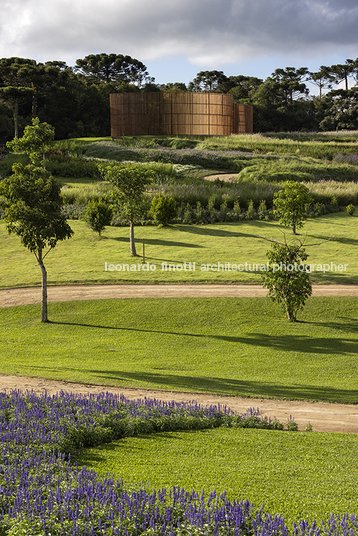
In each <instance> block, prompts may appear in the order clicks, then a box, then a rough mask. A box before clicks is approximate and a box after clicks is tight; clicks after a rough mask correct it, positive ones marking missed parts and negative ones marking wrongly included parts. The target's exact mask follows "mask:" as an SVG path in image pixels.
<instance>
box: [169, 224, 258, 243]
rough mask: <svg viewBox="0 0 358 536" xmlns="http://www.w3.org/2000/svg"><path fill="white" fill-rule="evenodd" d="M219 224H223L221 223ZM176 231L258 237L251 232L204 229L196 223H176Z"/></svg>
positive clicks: (231, 236)
mask: <svg viewBox="0 0 358 536" xmlns="http://www.w3.org/2000/svg"><path fill="white" fill-rule="evenodd" d="M220 225H223V224H222V223H221V224H220ZM177 229H178V231H181V232H183V233H189V234H196V235H202V236H218V237H227V238H242V237H245V238H257V239H260V237H259V236H257V234H251V233H240V232H238V231H229V230H228V231H226V230H224V229H215V228H214V227H213V228H211V227H210V228H209V227H205V228H204V229H203V228H202V227H200V226H198V225H185V226H184V225H183V226H181V225H178V226H177Z"/></svg>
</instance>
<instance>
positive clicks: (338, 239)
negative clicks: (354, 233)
mask: <svg viewBox="0 0 358 536" xmlns="http://www.w3.org/2000/svg"><path fill="white" fill-rule="evenodd" d="M310 236H311V238H317V239H319V240H324V241H325V242H327V241H329V242H339V243H340V244H348V245H350V246H357V245H358V239H357V238H350V237H347V236H332V238H329V239H327V236H320V235H310ZM335 264H340V263H338V262H337V263H335Z"/></svg>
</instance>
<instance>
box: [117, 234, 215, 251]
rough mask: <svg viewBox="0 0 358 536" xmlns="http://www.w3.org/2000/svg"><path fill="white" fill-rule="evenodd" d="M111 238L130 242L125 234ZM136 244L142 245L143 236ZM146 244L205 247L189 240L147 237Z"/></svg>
mask: <svg viewBox="0 0 358 536" xmlns="http://www.w3.org/2000/svg"><path fill="white" fill-rule="evenodd" d="M110 240H116V241H117V242H124V243H126V244H129V237H128V238H125V237H123V236H118V237H115V238H113V237H111V238H110ZM135 242H136V246H138V247H139V246H140V245H141V244H142V243H143V239H142V238H136V240H135ZM144 244H145V245H150V246H171V247H178V248H193V249H195V248H204V247H205V246H201V245H199V244H191V243H189V242H178V241H175V240H160V239H159V238H145V239H144Z"/></svg>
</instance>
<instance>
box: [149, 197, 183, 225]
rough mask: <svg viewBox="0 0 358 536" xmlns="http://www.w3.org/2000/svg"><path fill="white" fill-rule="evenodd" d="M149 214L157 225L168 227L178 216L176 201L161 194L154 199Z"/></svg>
mask: <svg viewBox="0 0 358 536" xmlns="http://www.w3.org/2000/svg"><path fill="white" fill-rule="evenodd" d="M149 213H150V214H151V216H153V218H154V221H155V222H156V223H158V224H159V225H161V226H166V225H168V224H169V223H170V221H171V220H172V219H173V218H175V216H176V213H177V209H176V203H175V200H174V199H173V197H166V196H164V195H162V194H161V193H159V194H158V196H157V197H154V198H153V200H152V204H151V207H150V211H149Z"/></svg>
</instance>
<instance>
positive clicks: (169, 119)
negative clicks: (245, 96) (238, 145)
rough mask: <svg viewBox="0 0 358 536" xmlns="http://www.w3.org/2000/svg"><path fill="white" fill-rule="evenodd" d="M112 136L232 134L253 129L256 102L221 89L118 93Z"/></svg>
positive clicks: (113, 107)
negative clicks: (237, 101) (248, 102)
mask: <svg viewBox="0 0 358 536" xmlns="http://www.w3.org/2000/svg"><path fill="white" fill-rule="evenodd" d="M110 106H111V136H112V138H119V137H122V136H144V135H169V136H170V135H204V136H228V135H230V134H233V133H241V132H252V106H247V105H244V104H234V103H233V97H232V95H225V94H221V93H191V92H186V91H182V92H181V91H178V92H161V91H160V92H159V91H158V92H152V93H114V94H111V96H110Z"/></svg>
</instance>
